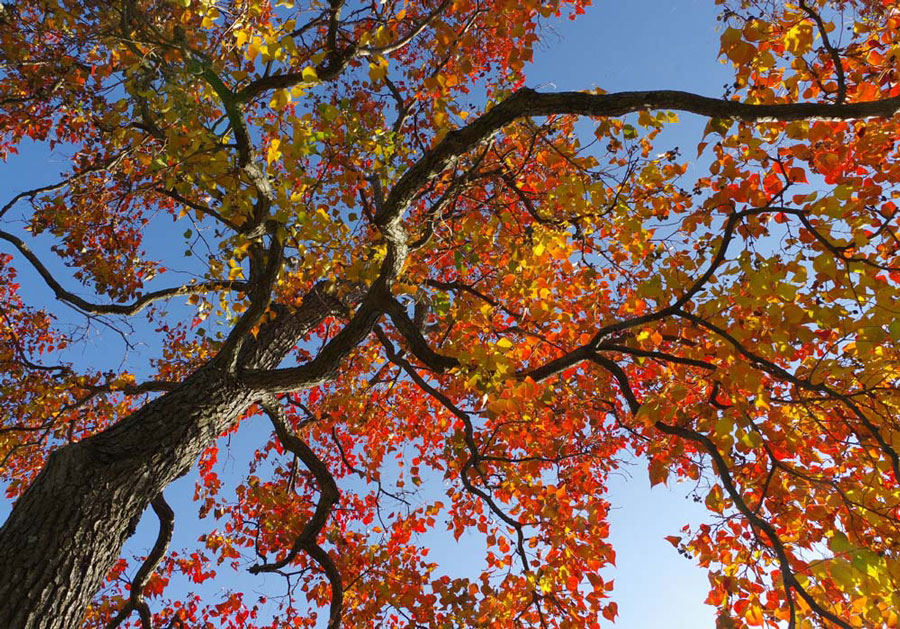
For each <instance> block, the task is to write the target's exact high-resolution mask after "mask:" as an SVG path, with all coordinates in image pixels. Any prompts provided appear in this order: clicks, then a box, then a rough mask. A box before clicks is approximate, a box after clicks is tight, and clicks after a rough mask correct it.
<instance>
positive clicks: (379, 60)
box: [369, 56, 388, 83]
mask: <svg viewBox="0 0 900 629" xmlns="http://www.w3.org/2000/svg"><path fill="white" fill-rule="evenodd" d="M387 70H388V60H387V59H385V58H384V57H382V56H378V57H376V58H375V60H374V61H373V62H370V63H369V78H370V79H372V82H373V83H377V82H378V81H383V80H384V77H386V76H387Z"/></svg>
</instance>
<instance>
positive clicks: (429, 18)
mask: <svg viewBox="0 0 900 629" xmlns="http://www.w3.org/2000/svg"><path fill="white" fill-rule="evenodd" d="M450 4H451V2H450V0H444V2H442V3H441V4H439V5H438V6H437V7H435V9H434V10H433V11H432V12H431V13H429V14H428V15H426V16H425V17H424V18H423V19H422V20H420V21H419V23H418V24H416V25H415V26H413V27H412V28H411V29H410V31H409V32H408V33H407V34H406V35H404V36H403V37H400V38H399V39H397V40H395V41H393V42H391V43H390V44H387V45H385V46H368V47H360V48H359V50H358V51H357V54H358V55H359V56H361V57H368V56H372V55H389V54H391V53H392V52H396V51H398V50H400V49H401V48H404V47H406V46H408V45H409V44H410V43H411V42H412V40H414V39H415V38H416V37H418V36H419V35H420V34H421V33H422V31H424V30H425V29H426V28H428V26H429V25H430V24H431V23H432V22H434V20H436V19H437V18H438V16H440V14H441V13H443V12H444V11H445V10H446V9H447V7H449V6H450Z"/></svg>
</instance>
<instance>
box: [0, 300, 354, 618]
mask: <svg viewBox="0 0 900 629" xmlns="http://www.w3.org/2000/svg"><path fill="white" fill-rule="evenodd" d="M336 307H337V306H336V302H335V300H333V299H332V298H328V297H327V296H324V295H322V294H321V293H320V292H319V291H313V293H311V294H310V296H308V297H307V299H305V300H304V303H303V305H302V306H300V308H299V309H298V310H297V311H296V312H294V313H290V314H288V313H286V312H285V311H282V312H281V314H280V316H279V317H278V318H277V319H276V320H275V321H274V322H272V323H270V324H269V325H267V326H265V327H264V329H262V330H261V331H260V333H259V334H258V336H257V339H256V340H255V341H252V339H251V341H252V342H248V343H247V344H246V345H245V347H244V350H243V351H242V352H241V362H242V363H243V364H244V365H246V366H247V367H250V368H254V369H265V368H267V367H268V368H271V367H275V366H277V365H278V363H280V362H281V361H282V360H283V359H284V357H285V355H286V354H287V352H288V351H290V349H291V347H293V346H294V345H295V344H296V342H297V341H298V339H300V338H302V337H303V336H304V335H305V334H307V333H308V332H309V331H310V330H312V329H313V328H314V327H315V326H317V325H318V324H319V323H320V322H321V321H322V320H323V319H324V318H325V317H326V316H328V315H331V314H335V310H336ZM258 396H259V392H258V391H257V390H255V389H254V388H251V387H248V386H246V385H245V384H242V383H241V382H240V380H239V379H238V377H237V376H235V375H234V374H231V373H229V372H228V371H227V370H225V369H223V368H221V367H220V365H218V364H217V362H216V361H215V360H214V361H212V362H210V363H209V364H207V365H206V366H204V367H201V368H200V369H199V370H197V371H196V372H195V373H194V374H192V375H191V376H189V377H188V378H187V379H185V381H184V382H183V383H182V384H181V385H180V386H179V387H178V388H176V389H175V390H173V391H171V392H170V393H167V394H165V395H163V396H161V397H159V398H157V399H155V400H152V401H150V402H148V403H147V404H146V405H144V406H143V407H142V408H141V409H139V410H138V411H136V412H135V413H133V414H131V415H129V416H128V417H126V418H125V419H123V420H122V421H121V422H119V423H118V424H116V425H115V426H113V427H111V428H109V429H108V430H105V431H103V432H101V433H99V434H97V435H94V436H92V437H90V438H88V439H85V440H83V441H81V442H79V443H75V444H72V445H69V446H65V447H63V448H60V449H59V450H57V451H55V452H53V453H52V454H51V455H50V457H49V458H48V460H47V464H46V466H45V467H44V469H43V470H42V471H41V473H40V474H39V475H38V477H37V478H36V479H35V481H34V483H32V485H31V486H30V487H29V488H28V490H27V491H26V492H25V493H24V494H23V495H22V497H21V498H20V499H19V500H18V502H17V503H16V505H15V507H14V508H13V511H12V513H11V514H10V516H9V519H8V520H7V521H6V523H5V524H4V525H3V527H2V529H0V627H3V628H4V629H5V628H9V629H73V628H75V627H78V626H79V625H80V623H81V621H82V619H83V617H84V613H85V609H86V607H87V606H88V604H89V603H90V601H91V598H92V597H93V595H94V594H95V593H96V592H97V590H98V589H99V588H100V586H101V585H102V583H103V581H104V578H105V576H106V574H107V572H108V570H109V569H110V568H111V567H112V565H113V563H114V562H115V561H116V559H118V557H119V554H120V552H121V549H122V545H123V544H124V542H125V540H126V538H127V537H128V535H129V533H130V529H131V525H132V523H133V522H135V521H137V519H138V518H140V516H141V514H142V513H143V512H144V511H145V509H146V508H147V506H148V505H149V504H150V502H151V501H152V500H153V499H154V498H155V497H156V496H157V495H159V493H160V492H161V491H162V490H163V489H164V488H165V487H166V486H167V485H168V484H169V483H171V482H172V481H173V480H175V479H176V478H178V477H179V476H181V475H183V474H185V473H186V472H187V471H188V470H189V469H190V468H191V466H192V465H193V464H194V462H195V461H196V460H197V458H198V457H199V455H200V454H201V452H202V451H203V450H204V449H205V448H206V447H207V446H209V445H210V444H212V443H213V442H214V441H215V439H216V438H217V437H218V435H220V434H221V433H222V432H223V431H225V430H226V429H228V428H229V427H230V426H231V425H233V423H234V422H235V421H236V420H237V419H238V417H240V415H241V414H242V413H243V412H244V411H245V410H246V409H247V408H248V406H250V405H251V404H252V403H254V402H255V401H256V400H257V398H258Z"/></svg>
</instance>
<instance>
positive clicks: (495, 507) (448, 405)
mask: <svg viewBox="0 0 900 629" xmlns="http://www.w3.org/2000/svg"><path fill="white" fill-rule="evenodd" d="M375 335H376V336H377V337H378V341H379V342H380V343H381V346H382V347H383V348H384V352H385V355H386V356H387V359H388V360H389V361H390V362H392V363H393V364H395V365H397V366H398V367H400V368H401V369H402V370H403V371H404V372H406V375H407V376H409V378H410V379H411V380H412V381H413V382H414V383H415V384H416V386H418V387H419V388H420V389H421V390H422V391H424V392H425V393H427V394H428V395H429V396H431V397H432V398H434V399H435V400H436V401H437V402H438V403H439V404H440V405H441V406H443V407H444V408H445V409H446V410H447V411H449V412H450V413H452V414H453V415H454V416H455V417H456V418H458V419H459V420H460V421H461V422H462V423H463V426H464V431H463V438H464V440H465V443H466V449H467V450H468V451H469V456H468V458H466V461H465V462H464V463H463V465H462V468H461V469H460V472H459V478H460V481H461V482H462V484H463V487H464V488H465V489H466V491H468V492H469V493H470V494H472V495H473V496H477V497H478V498H480V499H481V501H482V502H484V504H486V505H487V507H488V509H490V510H491V512H492V513H493V514H494V515H495V516H496V517H497V518H499V519H500V520H501V521H503V522H504V523H505V524H507V525H508V526H509V527H510V528H512V529H513V530H514V531H515V532H516V554H517V555H518V557H519V560H520V561H521V562H522V569H523V570H524V571H525V572H528V571H530V570H531V562H530V561H529V560H528V553H527V552H526V550H525V544H526V542H527V538H526V536H525V525H524V524H523V523H522V522H520V521H519V520H517V519H515V518H513V517H512V516H510V515H509V514H507V513H506V512H505V511H504V510H503V509H502V508H501V507H500V505H499V504H497V501H496V500H494V497H493V496H492V495H491V494H490V493H488V492H487V491H485V490H484V489H482V488H480V487H478V486H476V485H475V484H474V483H473V482H472V479H471V478H469V475H470V472H474V473H475V474H476V475H478V476H480V477H481V478H482V479H484V472H483V471H482V469H481V467H480V465H479V464H480V463H481V462H482V461H485V460H488V458H486V457H485V456H484V455H483V454H482V452H481V450H480V449H479V448H478V444H477V443H476V442H475V427H474V425H473V424H472V418H471V417H470V416H469V414H468V413H466V412H465V411H463V410H462V409H461V408H459V407H458V406H457V405H456V404H454V403H453V401H452V400H451V399H450V398H449V397H447V395H446V394H444V393H442V392H441V391H439V390H438V389H436V388H435V387H433V386H431V385H430V384H429V383H428V382H427V381H426V380H425V379H424V378H423V377H422V376H421V375H420V374H419V372H417V371H416V369H415V367H413V366H412V365H411V364H410V363H409V361H407V360H406V359H405V358H404V357H403V356H401V355H400V353H399V352H398V351H397V350H396V349H395V348H394V345H393V344H392V343H391V341H390V339H389V338H388V336H387V335H386V334H385V333H384V331H383V330H382V329H381V328H380V327H378V326H375ZM494 460H496V459H494ZM541 598H542V597H541V595H540V594H539V593H538V592H537V591H536V590H535V591H533V592H532V604H534V606H535V609H536V610H537V612H538V616H539V617H540V620H541V626H542V627H546V623H545V621H544V613H543V609H542V607H541Z"/></svg>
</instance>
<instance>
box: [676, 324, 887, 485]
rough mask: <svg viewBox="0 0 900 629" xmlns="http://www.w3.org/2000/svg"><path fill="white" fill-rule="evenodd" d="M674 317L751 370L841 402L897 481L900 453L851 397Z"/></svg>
mask: <svg viewBox="0 0 900 629" xmlns="http://www.w3.org/2000/svg"><path fill="white" fill-rule="evenodd" d="M677 314H678V316H680V317H681V318H683V319H685V320H687V321H690V322H691V323H694V324H695V325H697V326H699V327H701V328H705V329H707V330H709V331H710V332H713V333H714V334H715V335H717V336H719V337H720V338H722V339H724V340H725V341H726V342H728V344H729V345H731V346H732V347H734V349H735V350H737V351H738V352H739V353H740V354H741V355H742V356H744V357H745V358H746V359H747V360H749V361H750V363H751V364H752V365H753V366H754V367H756V368H758V369H761V370H762V371H765V372H766V373H768V374H769V375H772V376H774V377H776V378H780V379H781V380H783V381H785V382H790V383H791V384H792V385H794V386H795V387H797V388H799V389H802V390H805V391H811V392H815V393H821V394H823V395H825V396H826V397H827V398H829V399H832V400H837V401H839V402H841V403H842V404H843V405H844V406H845V407H847V408H848V409H849V410H850V412H851V413H853V415H854V416H855V417H856V418H857V419H858V420H859V422H860V423H861V424H862V425H863V426H865V428H866V430H867V431H868V432H869V434H870V435H871V436H872V438H873V439H874V440H875V442H876V443H877V444H878V447H879V448H880V449H881V451H882V452H883V453H884V454H885V455H887V457H888V458H889V459H890V462H891V470H892V471H893V473H894V478H895V479H900V453H898V452H897V450H896V449H895V448H894V447H893V446H892V445H891V444H890V443H889V442H888V440H887V439H886V438H885V436H884V435H883V434H882V433H881V431H880V430H879V429H878V426H876V425H875V424H874V423H873V422H872V420H871V419H869V417H868V416H867V415H866V414H865V413H864V412H863V410H862V409H861V408H860V407H859V405H858V404H857V403H856V402H855V401H854V400H853V398H852V396H851V395H848V394H846V393H841V392H840V391H837V390H835V389H833V388H832V387H830V386H828V385H827V384H825V383H824V382H820V383H815V382H812V381H811V380H809V379H808V378H803V377H801V376H798V375H796V374H792V373H791V372H789V371H788V370H787V369H785V368H784V367H781V366H780V365H777V364H776V363H774V362H772V361H771V360H768V359H766V358H763V357H762V356H759V355H758V354H755V353H753V352H751V351H750V350H748V349H747V348H746V347H744V345H743V343H741V342H740V341H738V340H737V339H736V338H735V337H734V336H733V335H732V334H730V333H729V332H728V331H727V330H724V329H722V328H721V327H719V326H717V325H715V324H713V323H710V322H709V321H707V320H706V319H703V318H702V317H698V316H696V315H693V314H691V313H689V312H685V311H683V310H679V311H678V312H677ZM848 427H849V428H850V429H851V430H852V431H853V432H854V433H855V434H856V435H857V437H858V438H859V439H860V442H863V441H865V439H863V438H862V435H860V434H859V431H858V430H857V429H856V428H854V427H853V426H849V422H848Z"/></svg>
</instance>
